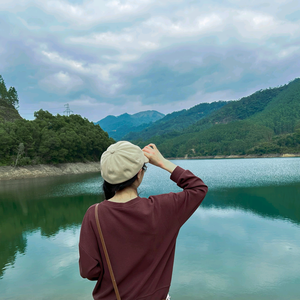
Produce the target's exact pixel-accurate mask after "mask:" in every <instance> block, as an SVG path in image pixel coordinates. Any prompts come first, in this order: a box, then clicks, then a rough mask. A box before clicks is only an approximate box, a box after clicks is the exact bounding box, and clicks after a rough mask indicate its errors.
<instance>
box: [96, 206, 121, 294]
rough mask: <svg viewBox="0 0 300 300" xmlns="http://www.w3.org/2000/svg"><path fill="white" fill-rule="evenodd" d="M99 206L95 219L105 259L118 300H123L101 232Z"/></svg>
mask: <svg viewBox="0 0 300 300" xmlns="http://www.w3.org/2000/svg"><path fill="white" fill-rule="evenodd" d="M98 205H99V203H98V204H97V205H96V207H95V219H96V223H97V228H98V232H99V236H100V240H101V244H102V248H103V251H104V255H105V259H106V262H107V266H108V270H109V274H110V278H111V281H112V284H113V286H114V290H115V293H116V296H117V300H121V297H120V294H119V290H118V286H117V282H116V279H115V275H114V272H113V269H112V266H111V263H110V259H109V256H108V252H107V249H106V245H105V241H104V237H103V234H102V230H101V227H100V222H99V217H98Z"/></svg>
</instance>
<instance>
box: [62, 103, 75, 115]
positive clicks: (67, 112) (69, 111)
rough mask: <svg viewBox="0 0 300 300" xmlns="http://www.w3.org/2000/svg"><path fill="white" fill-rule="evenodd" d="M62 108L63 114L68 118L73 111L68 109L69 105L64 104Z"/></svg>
mask: <svg viewBox="0 0 300 300" xmlns="http://www.w3.org/2000/svg"><path fill="white" fill-rule="evenodd" d="M64 107H65V108H66V110H65V111H64V113H66V114H67V116H69V115H70V114H71V113H73V110H71V109H70V107H69V103H67V104H65V105H64Z"/></svg>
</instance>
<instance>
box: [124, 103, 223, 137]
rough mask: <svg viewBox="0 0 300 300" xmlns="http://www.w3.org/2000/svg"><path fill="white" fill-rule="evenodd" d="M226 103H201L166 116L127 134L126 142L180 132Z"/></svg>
mask: <svg viewBox="0 0 300 300" xmlns="http://www.w3.org/2000/svg"><path fill="white" fill-rule="evenodd" d="M226 104H228V102H226V101H219V102H213V103H200V104H198V105H196V106H194V107H192V108H190V109H183V110H180V111H176V112H173V113H171V114H168V115H166V116H165V117H163V118H162V119H160V120H158V121H156V122H153V123H152V124H149V125H148V126H147V127H146V128H145V127H143V128H142V127H139V128H137V129H136V132H130V133H129V134H127V135H126V136H125V137H124V139H125V140H129V141H130V140H131V141H132V140H135V141H136V140H147V139H150V138H152V137H154V136H160V135H163V134H167V133H173V134H175V132H180V131H182V130H183V129H185V128H187V127H189V126H191V125H192V124H195V123H196V122H197V121H199V120H201V119H203V118H204V117H206V116H208V115H209V114H211V113H212V112H214V111H216V110H219V109H220V108H221V107H223V106H224V105H226Z"/></svg>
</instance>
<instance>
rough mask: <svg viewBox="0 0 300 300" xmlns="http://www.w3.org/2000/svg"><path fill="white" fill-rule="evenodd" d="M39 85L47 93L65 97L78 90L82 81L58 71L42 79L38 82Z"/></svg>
mask: <svg viewBox="0 0 300 300" xmlns="http://www.w3.org/2000/svg"><path fill="white" fill-rule="evenodd" d="M39 85H40V87H41V88H42V89H45V90H46V91H48V92H51V93H55V94H62V95H65V94H68V93H70V92H73V91H77V90H79V89H80V88H81V87H82V85H83V81H82V79H81V78H80V77H78V76H76V75H70V74H69V73H68V72H63V71H60V72H58V73H55V74H52V75H49V76H47V77H45V78H43V79H42V80H40V81H39Z"/></svg>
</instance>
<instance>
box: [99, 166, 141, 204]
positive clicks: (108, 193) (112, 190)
mask: <svg viewBox="0 0 300 300" xmlns="http://www.w3.org/2000/svg"><path fill="white" fill-rule="evenodd" d="M142 169H143V171H146V170H147V166H146V165H145V164H144V165H143V166H142ZM136 179H137V174H136V175H135V176H134V177H132V178H131V179H129V180H127V181H125V182H122V183H117V184H111V183H108V182H107V181H105V180H104V182H103V186H102V188H103V192H104V195H105V199H106V200H108V199H110V198H112V197H113V196H114V195H115V194H116V192H118V191H122V190H124V189H125V188H127V187H129V186H131V185H132V184H133V183H134V182H135V181H136Z"/></svg>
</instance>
